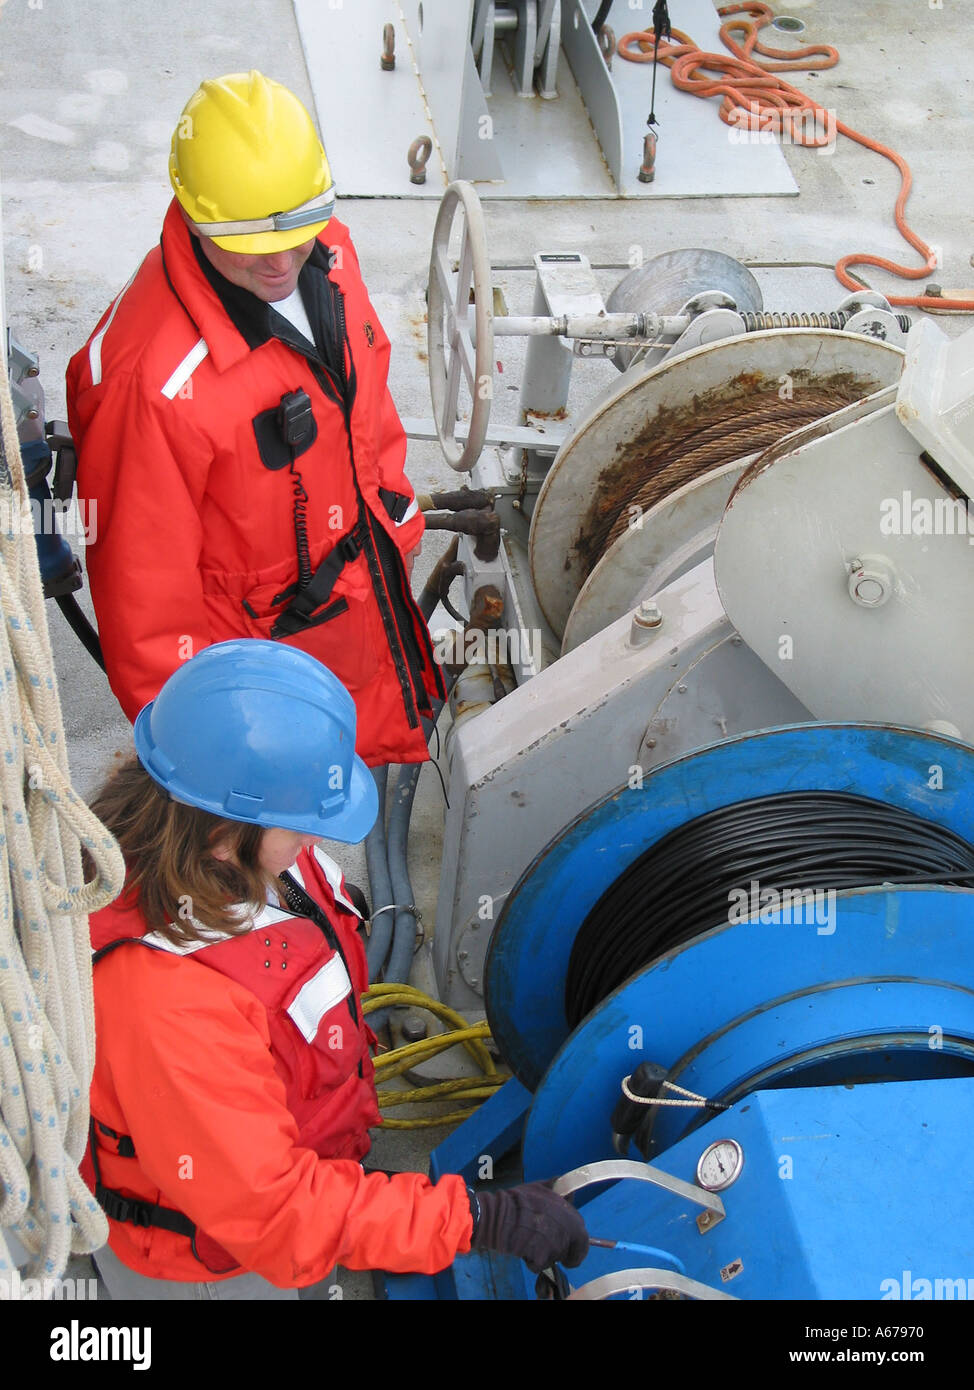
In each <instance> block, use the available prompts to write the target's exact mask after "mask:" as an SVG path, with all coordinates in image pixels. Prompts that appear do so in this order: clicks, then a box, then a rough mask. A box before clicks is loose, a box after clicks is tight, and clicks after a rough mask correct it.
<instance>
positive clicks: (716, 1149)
mask: <svg viewBox="0 0 974 1390" xmlns="http://www.w3.org/2000/svg"><path fill="white" fill-rule="evenodd" d="M743 1167H744V1150H743V1149H742V1148H741V1146H740V1144H739V1143H738V1142H737V1140H736V1139H718V1140H717V1142H716V1143H715V1144H711V1145H710V1147H709V1148H707V1149H704V1151H703V1153H702V1154H701V1155H700V1161H699V1163H698V1164H697V1184H698V1186H700V1187H702V1188H703V1189H704V1191H706V1192H721V1191H723V1189H724V1188H725V1187H730V1185H731V1183H732V1182H736V1181H737V1179H738V1178H739V1177H740V1176H741V1169H742V1168H743Z"/></svg>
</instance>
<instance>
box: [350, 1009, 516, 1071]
mask: <svg viewBox="0 0 974 1390" xmlns="http://www.w3.org/2000/svg"><path fill="white" fill-rule="evenodd" d="M489 1036H490V1027H489V1025H488V1024H487V1023H477V1024H474V1026H473V1027H472V1028H460V1029H457V1030H456V1031H455V1032H453V1033H437V1034H435V1035H434V1036H433V1037H432V1038H421V1039H420V1040H419V1042H414V1043H406V1045H405V1046H404V1047H397V1048H396V1049H395V1050H394V1051H393V1052H384V1053H383V1054H382V1055H381V1056H380V1057H376V1059H375V1069H376V1072H377V1073H379V1074H380V1079H381V1080H382V1081H388V1080H389V1078H390V1077H392V1076H401V1075H402V1074H403V1072H407V1071H410V1070H411V1069H412V1068H413V1067H415V1066H417V1065H418V1063H420V1062H425V1061H428V1060H429V1059H430V1058H432V1057H436V1056H438V1055H439V1053H441V1052H447V1051H449V1049H450V1048H451V1047H455V1046H457V1044H458V1043H462V1044H463V1045H464V1046H465V1047H469V1046H470V1045H472V1044H474V1043H477V1044H478V1045H479V1044H480V1039H482V1038H486V1037H489ZM483 1051H485V1052H486V1049H485V1048H484V1049H483ZM487 1074H488V1075H489V1076H496V1075H497V1068H496V1067H495V1066H494V1065H493V1061H492V1062H491V1070H490V1071H489V1072H488V1073H487Z"/></svg>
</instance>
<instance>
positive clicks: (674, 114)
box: [294, 0, 814, 199]
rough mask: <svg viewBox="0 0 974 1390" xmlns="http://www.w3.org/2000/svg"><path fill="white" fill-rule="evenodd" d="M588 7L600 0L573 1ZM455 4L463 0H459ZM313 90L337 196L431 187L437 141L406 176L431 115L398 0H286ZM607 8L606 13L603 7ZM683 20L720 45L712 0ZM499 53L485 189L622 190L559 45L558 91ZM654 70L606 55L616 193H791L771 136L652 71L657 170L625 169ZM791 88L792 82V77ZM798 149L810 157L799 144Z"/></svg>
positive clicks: (502, 192)
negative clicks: (421, 173) (525, 92)
mask: <svg viewBox="0 0 974 1390" xmlns="http://www.w3.org/2000/svg"><path fill="white" fill-rule="evenodd" d="M578 3H580V4H581V5H582V8H583V10H584V12H585V13H588V14H589V15H590V16H591V14H594V12H595V9H596V8H597V3H598V0H578ZM575 4H576V0H563V16H562V27H563V32H564V31H565V30H566V29H567V27H568V26H569V25H571V24H572V22H573V14H574V10H575ZM462 7H463V0H461V3H460V4H458V6H457V8H458V9H460V8H462ZM618 8H619V17H618V21H617V23H616V37H617V38H621V37H622V34H623V32H624V30H625V29H626V28H628V27H629V26H632V27H633V28H635V27H638V26H640V25H648V24H649V23H650V22H651V19H650V15H651V8H652V7H651V6H650V5H649V4H648V2H647V4H646V5H644V7H643V9H642V10H630V9H629V8H628V6H619V7H618ZM294 10H295V15H296V18H297V22H298V29H299V32H300V35H301V43H302V46H303V48H304V53H305V59H306V62H307V67H308V74H309V77H310V81H311V88H312V91H313V92H314V98H315V106H316V108H317V115H318V121H319V125H320V128H321V131H322V135H323V138H324V140H325V145H326V148H327V150H328V157H329V160H330V162H331V166H332V172H333V174H334V177H335V181H336V185H337V187H338V190H339V192H340V193H341V194H344V195H345V196H346V197H403V198H439V197H440V196H441V195H442V193H443V190H444V188H445V187H446V182H447V179H446V173H445V169H444V166H443V162H442V160H441V158H440V157H439V152H438V150H437V147H436V145H435V143H434V151H433V155H432V157H431V159H430V161H429V164H428V166H427V181H426V183H425V184H423V185H416V184H412V183H410V182H409V169H408V167H407V164H406V151H407V149H408V147H409V145H410V143H411V142H412V141H413V140H414V139H415V138H416V137H417V136H419V135H429V136H430V137H431V138H433V137H434V129H433V125H432V123H431V121H430V119H429V115H428V108H427V105H426V101H425V98H424V94H423V91H422V90H421V87H420V83H419V80H418V78H417V76H416V73H415V71H414V69H413V65H412V60H411V49H410V46H409V42H408V39H407V34H406V29H405V26H404V24H403V21H402V17H401V13H400V7H399V5H398V4H397V3H396V0H355V3H354V4H336V5H335V8H332V0H294ZM614 17H615V16H614V13H613V18H614ZM387 23H392V24H394V25H395V29H396V67H395V70H394V71H393V72H382V71H381V69H380V67H379V53H380V50H381V47H382V27H383V25H384V24H387ZM680 26H681V28H683V31H684V32H685V33H687V34H689V35H691V37H692V38H693V39H694V41H695V42H696V43H697V44H698V45H699V46H700V48H701V49H704V50H706V51H709V52H724V51H725V50H724V49H723V45H722V44H721V42H720V39H719V37H718V34H719V27H720V21H719V20H718V17H717V12H716V10H715V8H714V6H713V5H712V4H711V0H683V3H682V8H681V13H680ZM501 51H502V50H499V51H498V52H497V54H496V55H495V61H494V78H493V87H494V94H493V95H492V96H491V97H490V98H489V100H488V109H489V111H490V114H491V117H492V120H493V126H494V138H495V139H496V140H497V141H498V145H499V148H500V150H501V159H502V163H503V165H504V168H505V171H506V175H507V177H506V178H505V180H504V182H503V183H487V182H479V183H478V184H477V191H478V192H479V194H480V196H481V197H482V198H518V199H521V198H532V199H533V198H606V197H612V196H614V195H615V194H617V193H619V191H620V190H618V189H617V188H616V187H615V185H614V183H613V180H612V178H611V176H610V174H609V171H608V168H607V166H606V163H605V160H604V159H603V157H602V153H601V151H600V149H599V146H598V143H597V141H596V139H595V135H594V133H593V130H592V124H591V122H590V120H589V116H588V113H587V111H586V110H585V106H584V104H583V103H582V99H581V96H580V94H579V90H578V86H577V83H576V82H575V79H574V77H573V75H572V72H571V69H570V68H569V66H568V62H567V59H566V58H565V54H564V51H562V54H561V59H560V62H559V69H558V90H559V97H558V99H557V100H556V101H543V100H542V99H541V98H540V97H538V96H535V97H534V98H533V99H525V98H522V97H519V96H517V94H516V93H515V91H514V86H513V83H512V81H511V78H510V75H509V73H508V70H507V67H506V66H505V63H504V61H503V60H502V58H501ZM651 73H652V68H651V66H650V65H647V64H639V63H629V62H625V61H624V60H623V59H621V58H619V57H618V56H616V57H615V58H614V59H613V62H612V77H613V79H614V81H615V85H616V90H617V91H618V93H619V99H620V108H621V113H622V129H623V142H624V144H623V148H624V150H625V159H624V165H625V182H624V185H623V188H622V190H621V192H622V195H623V196H625V197H639V198H666V197H670V198H672V197H682V198H702V197H717V196H728V195H737V196H744V197H755V196H764V195H768V194H794V193H797V192H798V188H797V186H796V184H795V181H794V179H793V177H792V175H791V171H790V170H789V168H788V165H787V162H786V161H785V158H784V155H783V154H782V152H781V149H780V147H779V146H778V145H777V144H775V143H768V144H764V143H759V142H757V141H756V140H755V142H754V143H745V142H743V141H742V140H740V139H739V138H738V139H735V138H734V137H735V135H738V132H735V131H732V130H731V129H730V127H728V126H726V125H725V124H724V123H723V122H722V121H721V120H720V118H719V116H718V102H717V100H716V99H713V100H707V101H702V100H700V99H699V98H697V97H693V96H690V95H689V93H686V92H678V91H676V90H675V89H674V88H673V85H672V83H671V81H670V77H669V73H668V72H667V71H666V70H665V69H663V68H661V69H660V71H659V73H658V75H657V80H656V115H657V117H658V120H659V151H658V154H657V160H656V179H655V181H654V182H653V183H650V184H641V183H638V182H637V180H636V177H635V176H636V171H637V170H638V167H639V163H640V158H641V153H642V138H643V134H644V133H645V130H646V124H645V123H646V117H647V115H648V113H649V95H650V87H651V81H652V78H651ZM799 85H800V83H799ZM808 157H809V158H813V157H814V155H813V154H812V152H811V151H810V152H809V156H808Z"/></svg>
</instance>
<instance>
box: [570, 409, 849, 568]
mask: <svg viewBox="0 0 974 1390" xmlns="http://www.w3.org/2000/svg"><path fill="white" fill-rule="evenodd" d="M781 389H783V388H781V387H779V386H777V385H776V386H775V387H774V388H773V389H770V390H766V391H758V392H755V393H753V394H752V395H749V396H746V397H735V398H734V399H733V400H723V401H718V402H717V403H716V404H715V405H713V406H710V407H709V408H706V409H704V410H701V411H700V412H699V413H697V414H696V415H695V417H694V419H693V421H692V423H690V424H687V425H681V426H680V427H679V428H677V429H673V430H671V431H669V432H667V431H666V430H665V428H664V427H662V426H661V428H660V431H659V435H658V437H657V438H654V439H652V440H651V441H650V443H649V444H648V445H647V447H646V450H645V452H644V453H643V454H642V455H641V456H640V458H639V460H638V463H636V464H635V466H634V467H633V469H632V474H631V477H630V478H629V479H628V480H627V481H628V485H629V486H628V490H627V492H626V494H625V496H624V497H623V498H622V499H621V500H620V495H619V491H618V490H616V489H613V492H612V495H611V497H610V498H608V499H607V500H606V501H605V502H604V503H602V504H601V506H600V507H599V512H597V514H596V519H595V521H594V524H592V526H591V530H590V531H589V534H588V537H587V539H586V543H585V566H584V569H585V574H586V575H588V574H591V572H592V570H593V569H594V568H595V566H596V565H597V564H598V562H599V560H600V559H601V558H602V556H603V555H604V554H605V552H606V550H608V548H609V547H610V546H611V545H612V544H613V543H614V542H615V541H616V540H618V538H619V537H620V536H621V535H623V534H625V532H626V531H627V530H628V528H629V527H630V526H631V525H632V524H633V517H634V515H635V516H637V517H642V516H644V515H645V514H646V512H648V511H649V510H650V509H651V508H652V507H654V506H656V504H657V503H658V502H660V501H662V499H663V498H664V497H666V496H668V495H669V494H670V493H671V492H675V491H676V490H677V489H678V488H681V487H683V486H684V485H685V484H686V483H688V482H691V481H692V480H693V479H695V478H698V477H702V476H703V475H704V474H705V473H710V472H714V471H716V470H717V469H718V468H722V467H723V466H724V465H725V464H727V463H733V462H734V461H735V460H736V459H740V458H745V457H746V456H747V455H748V454H753V453H756V452H757V451H758V450H761V449H765V448H767V447H768V446H770V445H771V444H776V443H777V442H778V440H779V439H783V438H784V436H785V435H788V434H791V433H792V432H793V431H795V430H797V429H800V428H801V427H802V426H803V425H808V424H811V423H813V422H814V421H816V420H821V419H823V418H824V417H825V416H827V415H832V414H834V413H835V412H836V411H837V410H841V409H842V408H843V406H847V405H850V404H851V403H852V402H853V401H855V400H857V399H858V398H859V397H858V395H857V393H856V392H855V391H854V390H849V391H844V390H841V389H838V388H836V387H830V388H829V389H828V390H825V389H817V388H816V387H814V386H807V387H806V386H799V385H794V384H793V385H792V386H791V388H790V391H791V394H790V396H788V397H787V398H786V399H782V398H781V396H780V395H779V391H780V390H781ZM634 509H636V510H635V511H634Z"/></svg>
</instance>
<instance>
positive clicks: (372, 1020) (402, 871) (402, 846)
mask: <svg viewBox="0 0 974 1390" xmlns="http://www.w3.org/2000/svg"><path fill="white" fill-rule="evenodd" d="M422 766H423V765H422V763H409V764H406V765H404V766H403V767H402V768H400V770H399V779H398V781H397V782H396V790H395V792H394V794H393V799H392V810H391V811H390V813H389V836H388V840H387V842H386V857H387V865H388V875H389V879H390V882H391V886H392V892H391V895H390V897H389V898H387V899H386V901H387V902H395V903H396V905H397V908H398V910H397V912H396V914H395V917H396V920H395V932H394V934H393V937H392V950H391V952H390V954H389V960H388V963H387V965H386V968H385V972H384V974H383V979H384V980H385V982H386V984H397V983H400V982H404V981H406V980H408V979H409V972H410V970H411V969H412V964H413V955H414V954H415V950H416V925H417V918H416V916H415V913H414V912H410V911H405V910H404V909H406V908H409V907H412V906H413V888H412V884H411V883H410V881H409V864H408V861H407V851H408V846H409V819H410V816H411V815H412V809H413V801H414V800H415V797H416V788H417V786H418V785H419V774H420V771H421V769H422ZM374 891H375V890H374V888H373V892H374ZM383 916H384V917H385V918H386V919H387V920H389V921H390V923H391V918H392V913H391V912H387V913H383ZM379 920H380V922H381V920H382V919H381V918H380V919H379ZM389 930H391V925H390V927H389V928H387V931H389ZM374 934H375V927H373V936H374ZM389 1013H390V1011H389V1009H377V1010H376V1012H375V1013H373V1014H371V1015H370V1017H369V1026H370V1027H371V1028H372V1029H374V1030H375V1031H376V1032H378V1030H379V1028H381V1027H383V1025H384V1024H385V1023H386V1022H388V1018H389Z"/></svg>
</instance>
